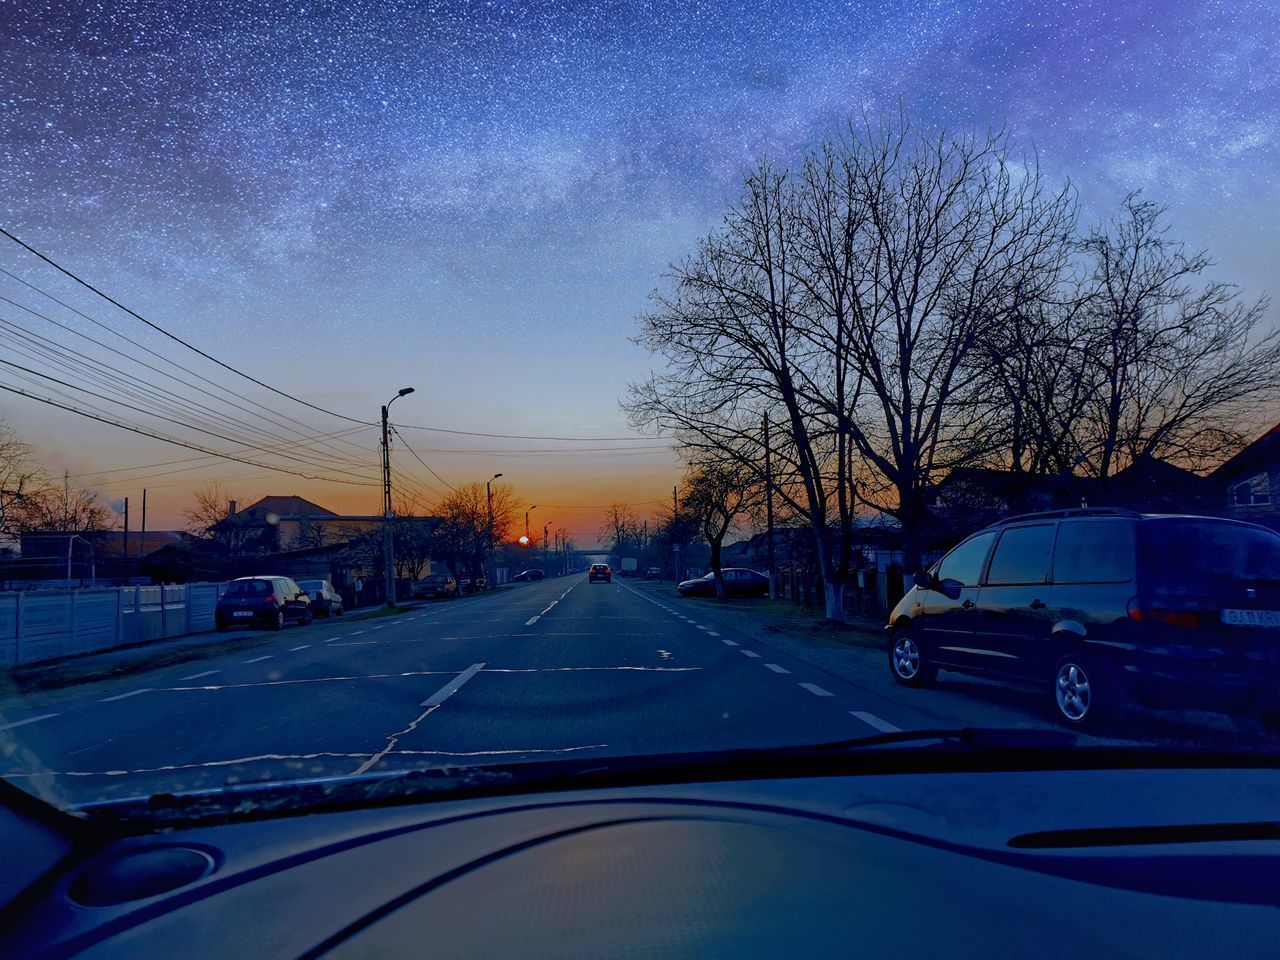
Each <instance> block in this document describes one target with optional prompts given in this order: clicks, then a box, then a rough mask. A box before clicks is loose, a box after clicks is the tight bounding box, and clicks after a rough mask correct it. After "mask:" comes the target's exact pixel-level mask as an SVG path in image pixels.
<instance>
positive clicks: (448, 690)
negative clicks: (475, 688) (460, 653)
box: [419, 662, 484, 707]
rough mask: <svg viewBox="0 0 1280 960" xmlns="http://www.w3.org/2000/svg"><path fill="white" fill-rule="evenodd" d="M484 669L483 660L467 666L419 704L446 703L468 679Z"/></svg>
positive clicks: (436, 704) (431, 705) (429, 705)
mask: <svg viewBox="0 0 1280 960" xmlns="http://www.w3.org/2000/svg"><path fill="white" fill-rule="evenodd" d="M483 669H484V663H483V662H482V663H473V664H472V665H471V666H469V667H467V669H465V670H463V671H462V672H461V673H460V674H458V675H457V676H456V677H454V678H453V679H452V680H450V681H449V682H448V683H446V684H445V685H444V686H443V687H441V688H440V689H439V690H437V691H436V692H435V693H433V694H432V695H431V696H429V697H427V699H425V700H423V701H422V703H420V704H419V706H422V707H438V706H440V704H442V703H444V702H445V701H446V700H448V699H449V698H450V697H452V696H453V695H454V694H455V693H457V692H458V690H459V688H461V686H462V685H463V684H464V683H466V682H467V681H468V680H470V679H471V678H472V677H474V676H475V675H476V674H477V673H479V672H480V671H481V670H483Z"/></svg>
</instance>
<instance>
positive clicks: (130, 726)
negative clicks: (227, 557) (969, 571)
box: [0, 575, 1044, 803]
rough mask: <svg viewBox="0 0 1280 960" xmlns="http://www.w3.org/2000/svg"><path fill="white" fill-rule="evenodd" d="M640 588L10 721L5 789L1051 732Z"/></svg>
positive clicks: (252, 654)
mask: <svg viewBox="0 0 1280 960" xmlns="http://www.w3.org/2000/svg"><path fill="white" fill-rule="evenodd" d="M710 614H711V611H708V610H707V609H706V608H705V607H702V606H699V605H696V604H689V603H682V602H681V601H680V600H678V599H675V598H674V597H673V596H672V595H670V594H669V593H662V592H659V591H657V590H655V589H653V588H652V587H651V586H649V585H630V584H627V583H624V582H614V583H612V584H603V583H596V584H589V583H588V582H587V580H586V578H585V576H581V575H579V576H573V577H566V578H561V579H552V580H545V581H541V582H537V583H532V584H527V585H521V586H519V587H517V588H515V589H512V590H508V591H503V592H499V593H495V594H492V595H488V596H483V597H478V598H474V599H471V600H467V601H462V602H441V603H436V604H432V605H429V606H426V607H422V608H418V609H416V610H413V611H410V612H408V613H405V614H402V615H399V616H395V617H385V618H374V619H368V620H363V621H357V620H354V619H350V618H348V619H345V620H344V619H334V620H331V621H317V622H316V623H315V624H313V625H311V626H309V627H301V626H293V627H290V628H288V629H286V630H285V631H283V632H281V633H279V634H273V635H271V637H270V638H269V639H267V640H266V641H265V642H264V643H262V644H260V645H258V646H255V647H254V648H253V649H250V650H241V651H239V652H234V653H232V652H226V651H223V652H217V645H216V644H215V645H213V647H212V648H211V652H210V654H209V656H207V657H206V658H205V659H202V660H198V661H194V662H187V663H182V664H180V665H175V666H166V667H162V668H158V669H154V670H150V671H144V672H138V673H133V674H130V675H127V676H124V677H121V678H118V679H115V680H112V681H109V682H101V683H95V684H91V685H82V686H79V687H72V688H69V689H67V690H65V691H56V692H52V693H47V694H42V695H38V696H31V697H26V698H23V699H21V700H18V701H13V700H9V701H8V702H6V703H5V704H4V705H3V707H2V708H0V709H2V710H3V713H2V714H0V776H4V777H5V778H6V779H9V780H11V781H12V782H15V783H18V784H20V785H22V786H23V787H24V788H26V789H29V790H33V791H36V792H38V793H42V794H45V795H47V796H49V797H50V798H52V799H56V800H58V801H59V802H61V803H68V802H70V803H75V802H83V801H88V800H93V799H99V798H107V797H121V796H138V795H148V794H151V793H154V792H160V791H168V792H174V791H182V790H194V789H205V788H212V787H220V786H222V785H224V784H227V783H236V782H247V781H257V780H275V779H292V778H297V777H314V776H330V775H344V774H353V773H363V772H367V771H377V770H394V769H404V768H412V767H420V766H438V765H443V764H471V763H487V762H499V761H510V760H519V759H530V760H532V759H538V758H546V757H563V756H571V755H575V754H580V755H587V756H590V755H593V754H596V755H604V754H633V753H665V752H671V751H694V750H698V751H700V750H717V749H722V748H734V747H747V746H779V745H788V744H802V743H812V742H816V741H823V740H832V739H838V738H844V737H857V736H866V735H871V734H875V733H879V732H889V731H893V730H897V729H913V728H916V729H918V728H925V727H937V726H940V725H943V726H952V727H954V726H965V725H981V726H1011V725H1016V726H1028V725H1044V720H1043V717H1042V715H1041V714H1038V713H1037V712H1035V711H1034V710H1031V711H1030V712H1029V711H1028V708H1027V704H1026V703H1025V702H1024V701H1023V700H1022V699H1019V698H1020V697H1025V695H1023V694H1020V693H1017V692H1016V691H1015V692H1012V693H1009V694H1008V695H1004V694H1002V695H1000V696H997V697H995V698H992V697H984V696H983V695H982V688H981V687H974V688H972V689H970V688H966V687H963V686H961V687H957V686H952V687H951V688H950V689H949V690H940V691H914V690H906V689H902V688H899V687H897V686H895V685H894V684H893V683H892V681H891V680H890V679H889V677H888V674H887V669H886V668H885V667H884V665H883V661H882V655H873V654H872V653H871V651H862V654H863V655H864V659H865V660H866V665H865V669H864V670H863V671H862V672H861V673H859V672H858V671H857V670H855V671H854V672H853V673H852V674H850V673H848V672H845V673H842V674H841V675H840V676H837V675H836V674H834V673H832V672H828V671H826V670H824V669H822V668H821V667H820V666H817V665H815V664H814V663H812V662H808V661H806V660H804V659H801V658H793V657H791V656H788V655H787V654H786V653H784V652H782V651H781V650H779V649H777V648H776V647H774V646H771V645H768V644H766V643H763V642H761V641H759V640H757V639H753V638H752V637H751V636H749V635H747V634H746V633H743V632H739V631H736V630H734V629H732V628H731V627H728V626H725V625H723V624H718V623H716V622H714V621H713V619H712V617H711V616H710Z"/></svg>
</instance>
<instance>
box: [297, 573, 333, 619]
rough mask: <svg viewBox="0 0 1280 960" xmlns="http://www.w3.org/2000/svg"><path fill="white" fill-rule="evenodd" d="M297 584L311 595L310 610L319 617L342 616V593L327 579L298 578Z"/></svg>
mask: <svg viewBox="0 0 1280 960" xmlns="http://www.w3.org/2000/svg"><path fill="white" fill-rule="evenodd" d="M298 586H300V587H301V588H302V589H303V590H305V591H307V594H308V595H309V596H310V597H311V612H312V613H313V614H315V615H316V616H319V617H331V616H333V615H334V614H335V613H336V614H337V615H338V616H342V612H343V607H342V595H341V594H339V593H338V591H337V590H335V589H333V584H332V583H330V582H329V581H328V580H299V581H298Z"/></svg>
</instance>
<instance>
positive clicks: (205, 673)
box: [178, 670, 222, 683]
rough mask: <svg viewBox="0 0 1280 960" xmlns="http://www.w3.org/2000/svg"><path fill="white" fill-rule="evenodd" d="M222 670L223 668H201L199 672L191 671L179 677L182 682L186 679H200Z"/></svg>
mask: <svg viewBox="0 0 1280 960" xmlns="http://www.w3.org/2000/svg"><path fill="white" fill-rule="evenodd" d="M221 672H222V671H221V670H201V671H200V672H199V673H190V674H187V676H185V677H179V678H178V682H179V683H181V682H183V681H184V680H199V679H200V678H201V677H212V676H213V675H214V674H215V673H221Z"/></svg>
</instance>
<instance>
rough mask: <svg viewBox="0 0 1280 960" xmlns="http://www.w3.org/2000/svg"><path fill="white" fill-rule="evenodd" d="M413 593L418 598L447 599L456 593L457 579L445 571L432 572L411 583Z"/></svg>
mask: <svg viewBox="0 0 1280 960" xmlns="http://www.w3.org/2000/svg"><path fill="white" fill-rule="evenodd" d="M413 595H414V597H416V598H418V599H420V600H431V599H447V598H449V597H456V596H457V595H458V581H456V580H454V579H453V576H452V575H450V574H447V573H433V574H431V575H430V576H426V577H423V578H422V579H421V580H419V581H418V582H417V583H415V584H414V585H413Z"/></svg>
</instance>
